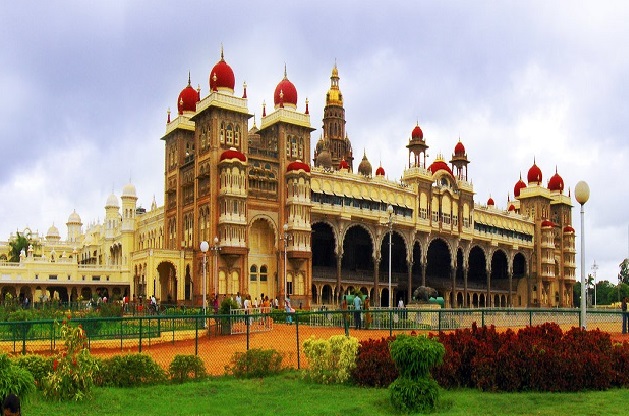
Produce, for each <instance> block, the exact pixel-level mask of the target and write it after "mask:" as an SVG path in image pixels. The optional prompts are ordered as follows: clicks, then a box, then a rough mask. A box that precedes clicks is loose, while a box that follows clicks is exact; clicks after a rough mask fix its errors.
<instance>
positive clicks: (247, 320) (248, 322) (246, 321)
mask: <svg viewBox="0 0 629 416" xmlns="http://www.w3.org/2000/svg"><path fill="white" fill-rule="evenodd" d="M250 316H251V315H250V314H247V313H245V325H246V327H247V351H249V324H250V318H249V317H250Z"/></svg>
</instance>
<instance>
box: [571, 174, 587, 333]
mask: <svg viewBox="0 0 629 416" xmlns="http://www.w3.org/2000/svg"><path fill="white" fill-rule="evenodd" d="M574 195H575V197H576V199H577V202H578V203H579V204H581V327H582V328H583V329H586V328H587V323H586V300H587V299H586V293H585V290H586V289H585V219H584V218H585V211H583V206H584V205H585V203H586V202H588V199H590V187H589V186H588V184H587V183H586V182H585V181H579V182H578V183H577V185H576V186H575V187H574Z"/></svg>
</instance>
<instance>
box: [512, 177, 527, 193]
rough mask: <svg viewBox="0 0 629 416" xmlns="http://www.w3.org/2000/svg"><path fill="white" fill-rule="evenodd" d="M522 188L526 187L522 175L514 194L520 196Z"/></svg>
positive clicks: (514, 188)
mask: <svg viewBox="0 0 629 416" xmlns="http://www.w3.org/2000/svg"><path fill="white" fill-rule="evenodd" d="M522 188H526V183H524V181H523V180H522V176H520V180H519V181H518V182H517V183H516V184H515V186H514V187H513V196H514V197H516V198H517V197H519V196H520V190H521V189H522Z"/></svg>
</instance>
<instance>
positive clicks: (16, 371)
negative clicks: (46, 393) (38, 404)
mask: <svg viewBox="0 0 629 416" xmlns="http://www.w3.org/2000/svg"><path fill="white" fill-rule="evenodd" d="M33 391H35V379H34V378H33V375H32V374H31V373H30V372H29V371H28V370H26V369H25V368H21V367H18V366H17V365H15V364H14V363H13V361H12V360H11V359H10V358H9V357H8V356H7V355H6V354H0V400H4V398H5V397H6V396H7V395H9V393H13V394H15V395H17V396H18V397H23V396H26V395H28V394H30V393H32V392H33Z"/></svg>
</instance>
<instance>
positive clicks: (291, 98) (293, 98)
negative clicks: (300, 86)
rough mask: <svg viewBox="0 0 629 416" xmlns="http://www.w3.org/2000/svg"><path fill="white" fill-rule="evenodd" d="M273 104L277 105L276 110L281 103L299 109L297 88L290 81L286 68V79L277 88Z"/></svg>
mask: <svg viewBox="0 0 629 416" xmlns="http://www.w3.org/2000/svg"><path fill="white" fill-rule="evenodd" d="M273 102H274V103H275V108H278V107H279V106H280V103H281V104H282V105H286V104H291V105H292V106H294V108H297V88H295V85H294V84H293V83H292V82H290V81H289V80H288V77H287V76H286V68H284V79H282V80H281V81H280V83H279V84H277V87H275V93H274V94H273Z"/></svg>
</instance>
